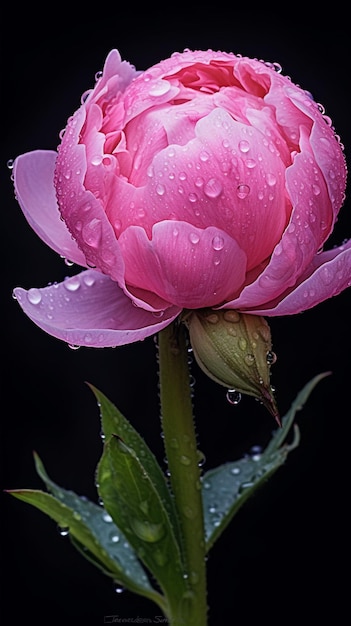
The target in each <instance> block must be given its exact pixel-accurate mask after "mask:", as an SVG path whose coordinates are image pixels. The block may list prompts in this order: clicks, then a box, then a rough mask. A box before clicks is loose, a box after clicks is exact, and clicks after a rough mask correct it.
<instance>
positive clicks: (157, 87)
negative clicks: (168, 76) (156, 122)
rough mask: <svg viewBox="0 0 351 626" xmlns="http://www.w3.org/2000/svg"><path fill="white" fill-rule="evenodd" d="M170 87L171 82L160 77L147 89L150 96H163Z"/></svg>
mask: <svg viewBox="0 0 351 626" xmlns="http://www.w3.org/2000/svg"><path fill="white" fill-rule="evenodd" d="M170 89H171V84H170V83H169V82H168V80H163V79H160V80H158V81H157V82H155V83H154V84H153V85H152V86H151V87H150V89H149V95H150V96H155V97H157V96H163V95H164V94H166V93H167V92H168V91H169V90H170Z"/></svg>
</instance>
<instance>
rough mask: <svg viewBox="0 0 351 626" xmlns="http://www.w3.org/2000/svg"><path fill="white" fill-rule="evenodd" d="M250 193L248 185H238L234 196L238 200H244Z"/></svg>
mask: <svg viewBox="0 0 351 626" xmlns="http://www.w3.org/2000/svg"><path fill="white" fill-rule="evenodd" d="M249 193H250V187H249V185H244V184H240V185H238V186H237V188H236V194H237V196H238V198H240V200H244V199H245V198H247V196H248V195H249Z"/></svg>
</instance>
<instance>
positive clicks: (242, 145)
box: [239, 139, 250, 153]
mask: <svg viewBox="0 0 351 626" xmlns="http://www.w3.org/2000/svg"><path fill="white" fill-rule="evenodd" d="M239 150H240V152H244V153H246V152H248V151H249V150H250V144H249V142H248V141H246V139H243V140H242V141H239Z"/></svg>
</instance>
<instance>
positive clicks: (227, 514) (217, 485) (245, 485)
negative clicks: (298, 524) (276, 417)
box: [202, 372, 329, 552]
mask: <svg viewBox="0 0 351 626" xmlns="http://www.w3.org/2000/svg"><path fill="white" fill-rule="evenodd" d="M328 375H329V372H327V373H323V374H319V375H318V376H316V377H315V378H313V379H312V380H311V381H310V382H309V383H307V385H305V387H304V388H303V389H302V390H301V391H300V393H299V394H298V395H297V397H296V399H295V401H294V402H293V403H292V405H291V407H290V409H289V411H288V413H287V414H286V415H285V416H284V417H283V418H282V422H281V423H282V425H281V428H279V429H277V430H276V431H274V432H273V435H272V438H271V440H270V442H269V444H268V445H267V447H266V448H265V450H264V451H263V452H262V453H261V454H259V455H258V454H257V455H246V456H245V457H243V458H242V459H240V460H238V461H235V462H231V463H225V464H224V465H221V466H219V467H217V468H215V469H212V470H209V471H208V472H206V473H205V474H204V476H203V479H202V494H203V507H204V524H205V541H206V550H207V552H208V551H209V550H210V549H211V548H212V546H213V544H214V543H215V541H216V540H217V539H218V537H219V536H220V535H221V534H222V533H223V531H224V529H225V528H226V527H227V526H228V524H229V523H230V521H231V520H232V518H233V517H234V515H235V514H236V513H237V512H238V510H239V509H240V508H241V507H242V505H243V504H244V503H245V502H246V501H247V500H248V499H249V498H250V497H251V496H252V495H253V494H254V493H255V491H256V490H257V489H258V488H259V487H261V486H262V485H263V484H264V483H265V482H266V481H267V480H268V478H270V477H271V476H272V475H273V474H274V473H275V472H276V471H277V470H278V468H279V467H281V465H283V463H285V461H286V458H287V456H288V454H289V452H291V450H294V449H295V448H296V447H297V446H298V445H299V441H300V437H299V429H298V427H297V425H296V424H295V425H294V435H293V441H292V442H291V443H289V444H288V443H286V442H285V440H286V438H287V435H288V433H289V431H290V429H291V427H292V425H293V422H294V418H295V415H296V412H297V411H299V410H301V409H302V407H303V406H304V404H305V402H306V401H307V399H308V397H309V395H310V394H311V392H312V390H313V389H314V387H315V386H316V385H317V383H318V382H319V381H320V380H321V379H322V378H325V377H326V376H328ZM284 442H285V443H284Z"/></svg>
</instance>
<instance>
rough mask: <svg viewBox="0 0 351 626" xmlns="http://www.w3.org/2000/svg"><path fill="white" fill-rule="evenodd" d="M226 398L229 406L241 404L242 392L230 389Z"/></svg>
mask: <svg viewBox="0 0 351 626" xmlns="http://www.w3.org/2000/svg"><path fill="white" fill-rule="evenodd" d="M226 398H227V400H228V402H229V404H239V402H240V400H241V393H240V391H237V390H236V389H228V391H227V394H226Z"/></svg>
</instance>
